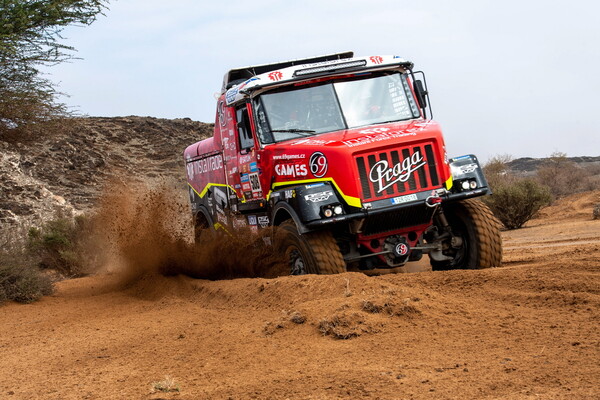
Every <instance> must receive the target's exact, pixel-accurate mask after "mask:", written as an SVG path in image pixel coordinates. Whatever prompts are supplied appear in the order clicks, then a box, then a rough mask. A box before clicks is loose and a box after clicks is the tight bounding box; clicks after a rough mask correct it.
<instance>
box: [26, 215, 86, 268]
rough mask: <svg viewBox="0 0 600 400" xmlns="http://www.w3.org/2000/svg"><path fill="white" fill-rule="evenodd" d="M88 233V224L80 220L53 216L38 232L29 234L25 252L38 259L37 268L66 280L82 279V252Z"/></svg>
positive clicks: (84, 258) (78, 218)
mask: <svg viewBox="0 0 600 400" xmlns="http://www.w3.org/2000/svg"><path fill="white" fill-rule="evenodd" d="M88 231H89V221H88V219H87V218H85V217H84V216H79V217H76V218H74V219H72V218H68V217H65V216H61V215H57V217H56V218H55V219H53V220H50V221H48V222H46V223H45V224H44V225H43V226H42V227H41V228H31V229H30V230H29V243H28V248H29V249H30V250H31V251H32V252H33V253H34V254H36V255H37V256H38V257H39V259H40V261H39V265H40V267H41V268H44V269H52V270H55V271H57V272H60V273H61V274H63V275H65V276H67V277H77V276H82V275H85V273H86V272H87V271H86V265H87V264H88V263H87V261H88V260H87V258H86V257H87V256H86V255H85V252H84V248H85V240H86V239H87V237H89V235H88V234H87V233H88Z"/></svg>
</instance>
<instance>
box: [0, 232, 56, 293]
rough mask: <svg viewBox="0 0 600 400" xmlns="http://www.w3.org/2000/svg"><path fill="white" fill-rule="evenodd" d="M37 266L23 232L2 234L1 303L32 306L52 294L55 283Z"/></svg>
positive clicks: (0, 249)
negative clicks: (26, 246)
mask: <svg viewBox="0 0 600 400" xmlns="http://www.w3.org/2000/svg"><path fill="white" fill-rule="evenodd" d="M36 264H37V260H36V259H35V258H33V257H31V255H30V254H29V253H27V251H26V248H25V240H24V238H23V235H22V234H21V232H20V230H18V229H17V232H14V231H13V232H8V231H2V232H0V303H3V302H5V301H16V302H19V303H31V302H33V301H36V300H39V299H40V298H41V297H42V296H46V295H49V294H52V292H53V290H54V288H53V285H52V281H51V279H50V278H49V277H48V275H46V274H44V273H43V272H42V271H40V269H39V268H38V267H37V265H36Z"/></svg>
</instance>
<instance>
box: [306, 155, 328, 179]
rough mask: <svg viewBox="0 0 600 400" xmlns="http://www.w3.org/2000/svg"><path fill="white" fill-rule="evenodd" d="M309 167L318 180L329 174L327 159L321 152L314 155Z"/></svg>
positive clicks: (311, 157)
mask: <svg viewBox="0 0 600 400" xmlns="http://www.w3.org/2000/svg"><path fill="white" fill-rule="evenodd" d="M309 165H310V172H312V174H313V175H314V176H315V177H317V178H321V177H323V176H325V174H326V173H327V157H325V155H324V154H323V153H321V152H320V151H317V152H315V153H312V155H311V156H310V160H309Z"/></svg>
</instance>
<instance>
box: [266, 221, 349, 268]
mask: <svg viewBox="0 0 600 400" xmlns="http://www.w3.org/2000/svg"><path fill="white" fill-rule="evenodd" d="M275 238H276V249H277V251H278V252H280V254H283V256H284V257H285V260H288V262H289V265H290V274H292V275H304V274H339V273H342V272H346V262H345V261H344V257H343V256H342V253H341V252H340V248H339V247H338V245H337V243H336V241H335V239H334V238H333V236H332V235H331V232H329V231H318V232H308V233H305V234H302V235H301V234H299V233H298V229H297V228H296V225H295V224H294V222H293V221H291V220H290V221H285V222H284V223H282V224H281V225H280V226H279V227H278V229H277V232H276V235H275Z"/></svg>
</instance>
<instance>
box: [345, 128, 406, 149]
mask: <svg viewBox="0 0 600 400" xmlns="http://www.w3.org/2000/svg"><path fill="white" fill-rule="evenodd" d="M382 129H385V128H382ZM366 131H371V130H370V129H367V130H366ZM386 131H387V129H386ZM386 131H383V130H382V131H381V132H380V133H376V134H372V135H365V136H361V137H359V138H356V139H347V140H342V143H344V144H345V145H346V146H348V147H356V146H361V145H364V144H369V143H377V142H382V141H385V140H391V139H400V138H404V137H409V136H417V133H416V132H413V131H402V132H386ZM361 132H362V131H361Z"/></svg>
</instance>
